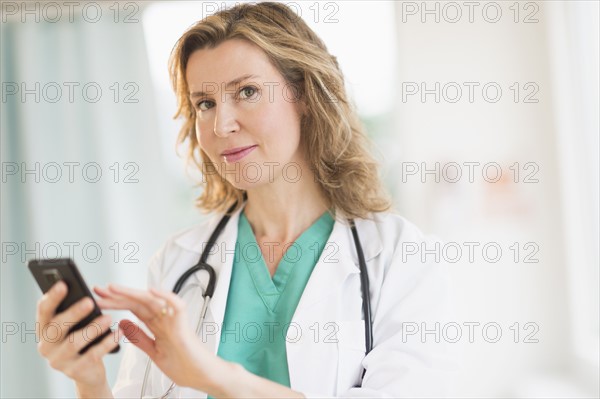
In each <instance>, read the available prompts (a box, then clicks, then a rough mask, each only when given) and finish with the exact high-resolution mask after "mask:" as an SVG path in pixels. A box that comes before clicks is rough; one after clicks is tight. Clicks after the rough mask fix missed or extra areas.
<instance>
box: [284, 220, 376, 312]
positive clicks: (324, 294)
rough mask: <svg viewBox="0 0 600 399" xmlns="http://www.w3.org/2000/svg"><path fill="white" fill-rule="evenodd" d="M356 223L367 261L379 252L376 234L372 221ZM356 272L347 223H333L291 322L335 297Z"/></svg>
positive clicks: (352, 246)
mask: <svg viewBox="0 0 600 399" xmlns="http://www.w3.org/2000/svg"><path fill="white" fill-rule="evenodd" d="M355 223H356V229H357V231H358V235H359V237H360V240H361V245H362V248H363V252H364V255H365V260H366V261H369V260H370V259H372V258H374V257H375V256H377V255H378V254H379V253H380V252H381V250H382V244H381V239H380V237H379V232H378V231H377V228H376V226H375V223H374V222H373V221H371V220H365V219H356V220H355ZM355 273H360V268H359V264H358V255H357V252H356V246H355V245H354V238H353V237H352V231H351V229H350V226H349V225H348V224H347V223H346V222H341V221H339V220H336V221H335V224H334V226H333V230H332V232H331V235H330V236H329V240H328V241H327V244H325V247H324V248H323V252H322V253H321V256H320V257H319V260H318V261H317V264H316V265H315V268H314V269H313V272H312V274H311V276H310V279H309V280H308V283H307V284H306V287H305V289H304V292H303V294H302V297H301V298H300V302H299V303H298V307H297V308H296V313H295V314H294V318H293V319H296V318H299V317H301V316H302V313H303V312H304V311H305V310H308V309H309V308H311V307H312V306H314V305H315V304H319V303H322V302H323V301H325V300H326V299H328V298H329V297H330V296H335V295H336V294H337V292H338V290H339V289H340V287H341V285H342V283H343V282H344V281H345V280H346V279H347V278H348V276H349V275H351V274H355Z"/></svg>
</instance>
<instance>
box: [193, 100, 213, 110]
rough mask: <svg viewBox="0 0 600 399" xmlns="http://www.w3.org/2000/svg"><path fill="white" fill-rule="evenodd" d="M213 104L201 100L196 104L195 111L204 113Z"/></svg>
mask: <svg viewBox="0 0 600 399" xmlns="http://www.w3.org/2000/svg"><path fill="white" fill-rule="evenodd" d="M213 105H214V104H213V103H212V101H210V100H202V101H198V102H197V103H196V109H198V110H200V111H206V110H208V109H209V108H211V107H212V106H213Z"/></svg>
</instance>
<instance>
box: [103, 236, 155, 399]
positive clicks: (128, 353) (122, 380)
mask: <svg viewBox="0 0 600 399" xmlns="http://www.w3.org/2000/svg"><path fill="white" fill-rule="evenodd" d="M164 252H165V247H163V248H162V249H161V250H160V251H158V252H157V253H156V254H155V255H154V256H153V257H152V258H151V259H150V262H149V266H148V279H147V285H148V287H158V286H159V281H160V276H161V273H162V264H163V257H164ZM134 321H135V320H134ZM142 328H145V326H143V327H142ZM121 347H122V348H123V350H124V353H123V358H122V359H121V364H120V366H119V372H118V374H117V380H116V382H115V384H114V386H113V389H112V392H113V396H114V397H115V398H139V397H140V392H141V389H142V382H143V380H144V372H145V371H146V362H147V359H148V356H147V355H146V354H145V353H144V352H143V351H142V350H140V349H138V347H137V346H135V345H134V344H133V343H131V342H127V340H125V341H124V342H123V344H122V345H121Z"/></svg>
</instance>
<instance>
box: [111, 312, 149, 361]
mask: <svg viewBox="0 0 600 399" xmlns="http://www.w3.org/2000/svg"><path fill="white" fill-rule="evenodd" d="M119 329H120V330H121V331H122V332H123V335H125V337H126V340H124V341H123V342H131V343H132V344H134V345H135V346H137V347H138V348H140V349H141V350H142V351H144V353H146V354H147V355H148V356H150V358H151V359H152V358H153V357H154V353H155V352H156V350H155V349H154V340H153V339H152V338H150V337H149V336H148V335H147V334H146V333H145V332H144V330H142V329H141V328H140V326H139V325H137V324H136V323H134V322H132V321H131V320H127V319H123V320H121V321H120V322H119Z"/></svg>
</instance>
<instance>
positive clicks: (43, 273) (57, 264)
mask: <svg viewBox="0 0 600 399" xmlns="http://www.w3.org/2000/svg"><path fill="white" fill-rule="evenodd" d="M28 266H29V271H31V274H33V277H34V278H35V280H36V281H37V283H38V285H39V286H40V288H41V289H42V292H43V293H44V294H45V293H46V292H48V290H49V289H50V288H52V286H53V285H54V284H55V283H56V282H57V281H59V280H63V281H64V282H65V283H66V284H67V287H68V288H69V291H68V293H67V296H66V297H65V299H63V301H62V302H61V303H60V304H59V305H58V308H57V309H56V313H61V312H63V311H65V310H66V309H67V308H68V307H69V306H71V305H73V304H74V303H75V302H77V301H79V300H80V299H82V298H84V297H86V296H89V297H90V298H92V301H94V297H93V296H92V293H91V291H90V289H89V288H88V286H87V284H86V283H85V281H84V280H83V277H82V276H81V273H79V270H78V269H77V266H75V262H73V260H72V259H70V258H59V259H34V260H30V261H29V264H28ZM101 314H102V312H101V311H100V308H99V307H98V305H97V304H96V301H94V309H93V310H92V312H91V313H90V314H89V315H87V316H86V317H85V318H84V319H82V320H81V321H79V322H78V323H76V324H74V325H72V326H66V327H69V329H68V332H67V333H71V332H73V331H77V330H79V329H82V328H83V327H85V326H87V325H88V324H89V323H91V322H92V321H93V320H94V319H95V318H96V317H98V316H100V315H101ZM91 330H92V329H90V331H91ZM93 330H94V332H95V331H97V330H96V329H93ZM90 334H92V333H90ZM109 334H111V330H110V329H109V330H107V331H106V332H105V333H104V334H102V335H100V336H98V337H96V338H95V339H94V340H93V341H91V342H90V343H89V344H88V345H87V346H86V347H85V348H83V349H81V350H80V351H79V353H80V354H83V353H85V352H86V351H87V350H88V349H89V348H90V347H92V346H93V345H95V344H97V343H98V342H100V341H101V340H102V339H103V338H104V337H106V336H107V335H109ZM119 349H120V346H119V345H118V344H117V347H116V348H115V349H113V350H112V351H111V352H110V353H117V352H118V351H119Z"/></svg>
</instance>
